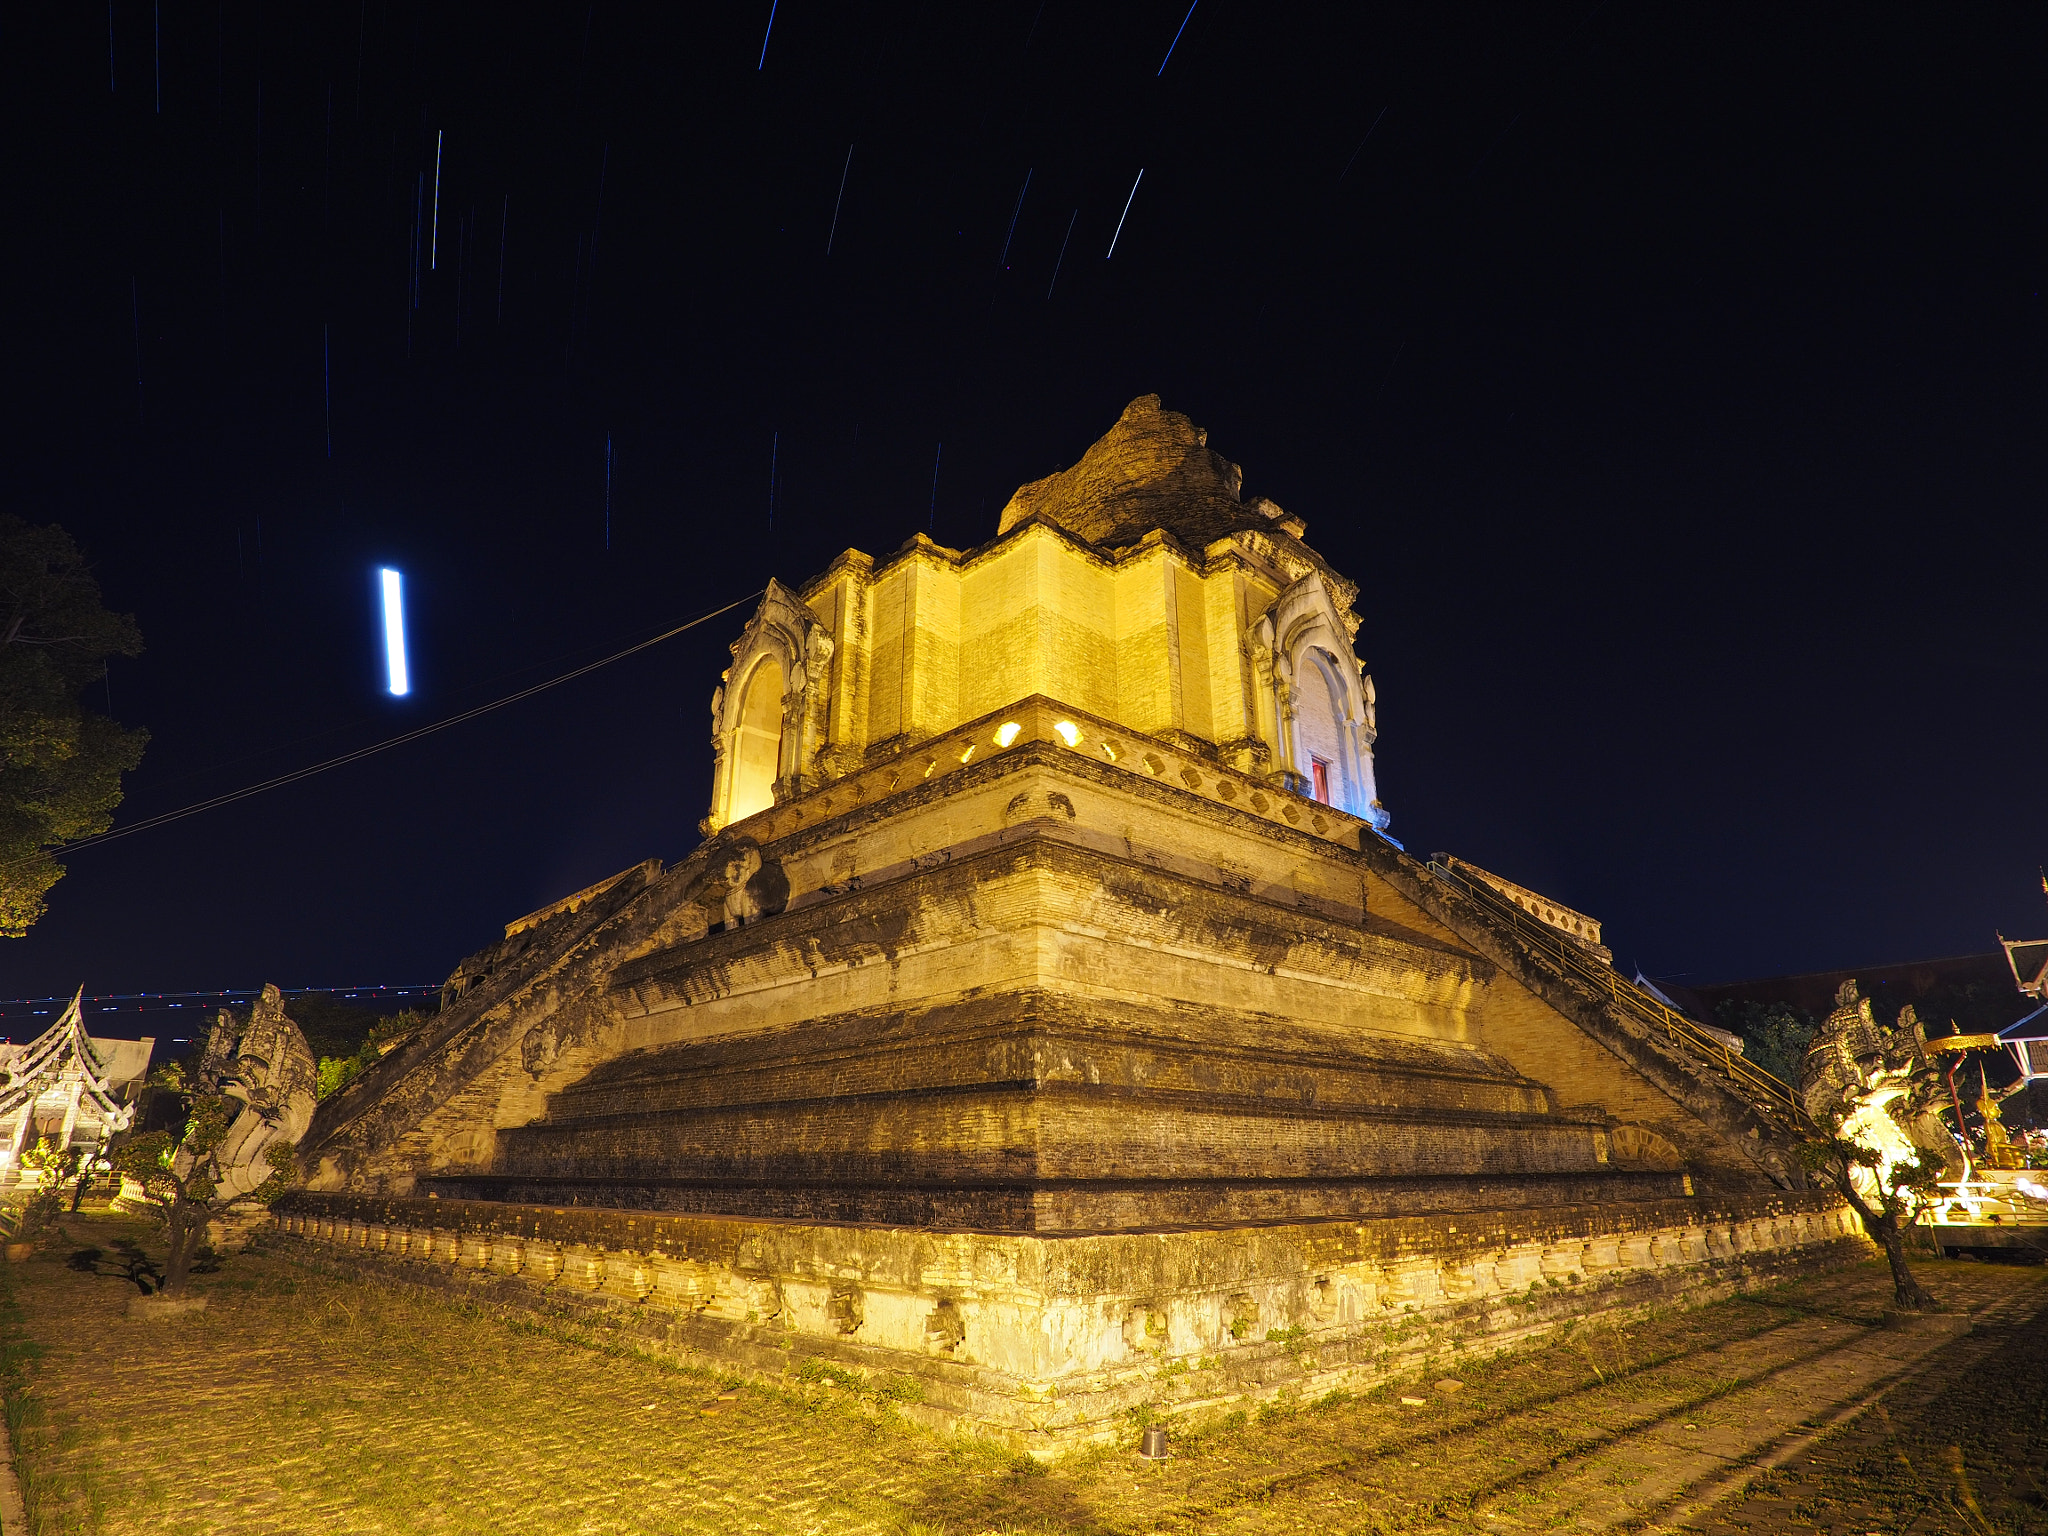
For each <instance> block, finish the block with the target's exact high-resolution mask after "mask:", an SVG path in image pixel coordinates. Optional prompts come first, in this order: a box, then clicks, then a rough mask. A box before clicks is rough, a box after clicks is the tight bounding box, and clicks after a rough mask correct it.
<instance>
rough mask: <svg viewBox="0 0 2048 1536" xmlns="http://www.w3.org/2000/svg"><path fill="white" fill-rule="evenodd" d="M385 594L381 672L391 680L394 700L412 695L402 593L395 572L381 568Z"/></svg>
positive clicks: (388, 568)
mask: <svg viewBox="0 0 2048 1536" xmlns="http://www.w3.org/2000/svg"><path fill="white" fill-rule="evenodd" d="M377 577H378V580H379V582H380V583H381V584H382V587H383V591H384V669H385V672H386V674H387V675H388V676H389V678H390V690H391V694H392V696H393V697H394V698H401V699H402V698H404V697H405V696H406V695H407V694H408V693H411V692H412V678H411V676H410V675H409V674H408V673H407V671H406V667H405V593H404V590H403V588H402V586H401V585H400V577H399V574H398V572H396V571H394V570H392V569H391V567H390V566H388V565H387V566H384V567H383V568H382V569H380V570H379V571H378V572H377Z"/></svg>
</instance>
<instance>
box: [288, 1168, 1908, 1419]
mask: <svg viewBox="0 0 2048 1536" xmlns="http://www.w3.org/2000/svg"><path fill="white" fill-rule="evenodd" d="M275 1220H276V1226H277V1229H278V1230H279V1231H280V1232H281V1233H283V1234H286V1235H288V1237H289V1238H292V1239H297V1240H303V1241H305V1242H307V1243H309V1244H313V1245H317V1246H318V1248H319V1249H320V1250H322V1251H324V1252H326V1253H327V1254H329V1255H331V1256H341V1255H347V1256H348V1257H350V1258H351V1259H352V1260H354V1261H355V1262H357V1263H358V1264H359V1265H361V1266H363V1267H365V1268H367V1269H369V1270H371V1271H372V1272H376V1273H381V1274H383V1275H386V1276H389V1277H392V1278H398V1279H404V1280H409V1281H412V1282H415V1283H424V1284H430V1285H436V1286H441V1287H446V1288H457V1289H464V1290H481V1291H485V1292H488V1293H490V1294H491V1296H492V1298H493V1299H495V1300H497V1301H499V1302H502V1303H506V1304H510V1305H515V1306H522V1307H532V1308H548V1307H556V1308H560V1307H568V1308H572V1309H574V1310H575V1311H576V1312H577V1313H578V1314H579V1315H580V1316H581V1317H582V1318H584V1319H585V1320H587V1321H592V1322H597V1323H602V1324H609V1325H611V1326H615V1327H617V1328H619V1329H620V1330H622V1331H623V1332H624V1333H625V1334H626V1335H627V1337H628V1338H629V1340H630V1341H631V1342H632V1343H633V1345H634V1346H635V1347H637V1348H640V1349H642V1350H645V1351H647V1352H649V1353H655V1354H661V1355H665V1356H669V1357H672V1358H677V1359H681V1360H684V1361H687V1362H688V1363H691V1364H695V1365H700V1366H704V1367H706V1368H709V1369H716V1370H721V1371H730V1372H734V1373H737V1374H741V1375H747V1376H754V1377H759V1378H763V1379H769V1380H772V1379H775V1378H778V1377H781V1376H784V1375H785V1374H787V1373H788V1372H790V1371H792V1370H793V1369H797V1368H799V1367H800V1366H802V1365H803V1364H804V1363H805V1362H817V1363H823V1364H827V1365H831V1366H834V1367H837V1368H839V1369H842V1370H850V1371H854V1372H858V1373H861V1374H863V1375H865V1376H867V1377H869V1378H871V1379H878V1384H879V1385H881V1386H882V1387H883V1388H884V1389H885V1392H886V1395H887V1396H889V1397H891V1398H892V1399H894V1400H895V1401H896V1402H897V1403H898V1404H899V1405H900V1406H901V1409H902V1411H903V1412H904V1413H905V1414H906V1415H907V1416H909V1417H911V1418H913V1419H916V1420H918V1421H920V1422H923V1423H925V1424H928V1425H930V1426H932V1427H934V1428H937V1429H941V1430H945V1431H949V1432H958V1433H966V1434H974V1435H981V1436H987V1437H990V1438H994V1439H997V1440H1001V1441H1003V1442H1005V1443H1007V1444H1009V1445H1010V1446H1012V1447H1013V1448H1016V1449H1020V1450H1025V1451H1029V1452H1031V1453H1032V1454H1034V1455H1040V1456H1044V1455H1049V1454H1052V1453H1054V1452H1056V1451H1059V1450H1062V1449H1066V1448H1069V1447H1074V1446H1079V1445H1085V1444H1090V1443H1098V1442H1104V1441H1110V1440H1114V1439H1115V1438H1117V1436H1118V1435H1119V1434H1120V1433H1122V1432H1125V1431H1127V1430H1128V1429H1129V1428H1130V1427H1131V1426H1132V1424H1133V1422H1134V1416H1135V1415H1136V1414H1137V1413H1138V1412H1139V1411H1141V1410H1145V1409H1150V1410H1151V1411H1152V1412H1153V1413H1155V1414H1161V1413H1164V1414H1184V1413H1191V1412H1199V1411H1201V1410H1204V1409H1213V1408H1221V1407H1225V1406H1227V1405H1230V1404H1232V1403H1237V1402H1243V1401H1247V1400H1251V1401H1256V1400H1260V1399H1266V1398H1273V1397H1279V1396H1293V1395H1299V1396H1309V1397H1312V1396H1318V1395H1321V1394H1323V1393H1325V1392H1329V1391H1332V1390H1336V1389H1343V1390H1349V1391H1360V1390H1364V1389H1366V1388H1369V1387H1371V1386H1373V1385H1375V1384H1377V1383H1380V1382H1382V1381H1385V1380H1387V1379H1389V1378H1391V1377H1395V1376H1399V1375H1402V1374H1404V1373H1407V1372H1410V1371H1415V1370H1419V1369H1421V1368H1422V1367H1424V1366H1425V1365H1426V1364H1429V1363H1432V1362H1435V1363H1439V1364H1441V1363H1443V1362H1445V1361H1447V1360H1449V1359H1450V1358H1452V1357H1454V1356H1455V1355H1456V1354H1457V1353H1458V1352H1460V1351H1473V1352H1490V1351H1493V1350H1498V1349H1502V1348H1508V1347H1512V1346H1514V1345H1516V1344H1519V1343H1522V1342H1525V1341H1528V1340H1532V1339H1537V1338H1540V1337H1541V1336H1543V1335H1544V1334H1545V1333H1547V1332H1548V1331H1549V1330H1550V1329H1552V1328H1553V1327H1555V1326H1556V1325H1557V1324H1558V1323H1559V1322H1561V1321H1563V1320H1566V1319H1568V1318H1578V1317H1587V1316H1592V1315H1598V1314H1612V1313H1618V1312H1624V1311H1628V1310H1632V1309H1637V1308H1641V1307H1645V1306H1651V1305H1668V1304H1672V1303H1678V1302H1688V1303H1689V1302H1698V1301H1704V1300H1710V1299H1714V1298H1717V1297H1719V1296H1724V1295H1727V1294H1729V1293H1730V1292H1731V1291H1733V1290H1735V1289H1738V1288H1740V1287H1743V1286H1749V1285H1754V1284H1757V1283H1759V1282H1762V1281H1767V1280H1771V1279H1775V1278H1779V1277H1781V1276H1784V1275H1787V1274H1791V1273H1795V1272H1803V1271H1808V1270H1812V1269H1815V1268H1823V1267H1828V1266H1832V1265H1836V1264H1840V1263H1845V1262H1848V1261H1850V1260H1853V1259H1858V1258H1862V1257H1864V1256H1866V1255H1867V1254H1868V1253H1870V1252H1871V1251H1872V1250H1871V1247H1870V1244H1869V1243H1868V1241H1867V1240H1866V1239H1864V1238H1863V1237H1862V1236H1861V1235H1860V1231H1859V1229H1858V1227H1857V1224H1856V1221H1855V1218H1854V1216H1853V1215H1852V1214H1851V1213H1850V1212H1848V1211H1847V1210H1846V1209H1845V1208H1844V1207H1842V1206H1840V1205H1839V1204H1838V1203H1835V1202H1833V1201H1832V1200H1830V1199H1829V1198H1827V1197H1824V1196H1822V1195H1819V1194H1816V1193H1772V1194H1757V1195H1737V1196H1725V1197H1714V1198H1695V1199H1672V1200H1649V1201H1640V1202H1608V1203H1604V1204H1599V1205H1574V1206H1550V1207H1544V1208H1540V1209H1521V1210H1497V1211H1474V1212H1463V1213H1459V1214H1456V1215H1449V1216H1433V1217H1390V1218H1379V1219H1374V1220H1367V1221H1324V1222H1303V1223H1293V1224H1284V1225H1270V1226H1255V1227H1232V1228H1224V1229H1206V1230H1205V1229H1187V1230H1176V1231H1156V1232H1135V1233H1129V1232H1127V1233H1113V1234H1090V1235H1079V1236H1064V1237H1046V1236H1033V1235H1028V1234H1020V1233H987V1232H937V1231H931V1230H917V1229H911V1228H904V1227H874V1226H853V1225H823V1224H808V1223H799V1222H788V1221H774V1220H763V1219H753V1218H750V1219H733V1218H719V1217H711V1216H674V1215H655V1214H650V1213H647V1212H644V1211H623V1210H604V1209H593V1208H590V1207H581V1208H577V1207H552V1206H531V1205H509V1204H504V1203H501V1202H496V1201H464V1200H446V1199H383V1198H371V1197H363V1196H351V1195H343V1194H314V1193H299V1194H295V1195H292V1196H288V1197H287V1198H286V1199H285V1200H283V1201H281V1202H279V1204H278V1206H277V1207H276V1208H275Z"/></svg>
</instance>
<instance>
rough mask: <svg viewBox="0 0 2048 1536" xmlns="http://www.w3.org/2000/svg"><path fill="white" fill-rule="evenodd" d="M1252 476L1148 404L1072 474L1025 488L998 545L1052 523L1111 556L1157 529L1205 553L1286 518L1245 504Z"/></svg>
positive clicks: (1120, 423) (1181, 421)
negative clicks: (1033, 521)
mask: <svg viewBox="0 0 2048 1536" xmlns="http://www.w3.org/2000/svg"><path fill="white" fill-rule="evenodd" d="M1243 485H1244V471H1243V470H1241V469H1239V468H1238V466H1237V465H1235V464H1233V463H1231V462H1230V461H1229V460H1228V459H1226V458H1224V457H1223V456H1222V455H1221V454H1219V453H1214V452H1212V451H1211V450H1210V448H1209V434H1208V432H1207V431H1206V430H1204V429H1203V428H1201V427H1198V426H1196V425H1195V424H1194V423H1193V422H1192V421H1190V420H1189V419H1188V418H1187V417H1185V416H1183V415H1182V414H1181V413H1180V412H1179V411H1168V410H1162V409H1161V408H1160V405H1159V397H1158V396H1157V395H1140V396H1139V397H1138V398H1137V399H1135V400H1133V401H1132V402H1131V403H1130V404H1129V405H1127V406H1125V407H1124V413H1123V415H1122V416H1120V417H1118V418H1117V423H1116V425H1115V426H1113V427H1111V428H1110V429H1109V431H1108V432H1107V433H1105V434H1104V435H1103V436H1102V437H1101V438H1100V439H1098V440H1097V442H1096V443H1095V445H1094V446H1093V447H1091V448H1090V449H1089V450H1088V451H1087V452H1086V453H1084V454H1082V455H1081V462H1080V463H1078V464H1076V465H1074V466H1073V467H1072V468H1069V469H1063V470H1060V471H1059V472H1058V473H1056V474H1051V475H1047V476H1046V477H1045V478H1044V479H1043V480H1034V481H1032V482H1031V483H1030V484H1029V485H1024V486H1019V487H1018V488H1017V493H1016V495H1014V496H1012V497H1011V498H1010V503H1009V505H1008V506H1006V507H1004V508H1003V516H1002V521H1001V523H1000V524H999V525H998V526H997V529H996V532H997V534H998V536H1000V535H1002V534H1005V533H1008V532H1009V531H1010V530H1011V529H1012V528H1014V527H1016V526H1017V524H1019V523H1021V522H1023V521H1024V520H1025V519H1027V518H1031V517H1042V518H1044V519H1045V520H1046V521H1048V522H1052V523H1057V524H1058V525H1059V526H1060V527H1062V528H1064V529H1066V530H1067V532H1069V533H1072V534H1075V535H1077V536H1079V537H1081V538H1083V539H1086V540H1087V541H1088V542H1089V543H1091V544H1094V545H1096V546H1098V547H1099V548H1104V549H1114V548H1117V547H1119V546H1121V545H1125V544H1135V543H1136V542H1137V541H1138V540H1139V539H1142V538H1143V537H1144V536H1145V535H1146V534H1148V533H1150V532H1151V531H1152V530H1153V529H1155V528H1163V529H1165V530H1166V531H1167V532H1168V533H1171V534H1173V535H1174V536H1175V537H1176V538H1178V539H1180V540H1181V541H1182V542H1183V543H1185V544H1187V545H1188V546H1189V547H1191V548H1194V549H1201V548H1203V547H1205V546H1206V545H1208V544H1210V543H1213V542H1214V541H1215V540H1217V539H1220V538H1222V537H1223V536H1224V535H1225V534H1229V533H1234V532H1236V531H1237V530H1238V529H1241V528H1270V527H1271V526H1272V525H1273V523H1274V522H1275V521H1277V520H1278V518H1279V517H1280V515H1281V514H1280V509H1279V508H1278V507H1275V506H1272V504H1271V503H1269V502H1266V501H1263V500H1258V499H1255V500H1253V501H1250V502H1246V501H1244V500H1242V499H1240V493H1241V491H1242V489H1243Z"/></svg>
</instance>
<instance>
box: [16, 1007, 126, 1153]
mask: <svg viewBox="0 0 2048 1536" xmlns="http://www.w3.org/2000/svg"><path fill="white" fill-rule="evenodd" d="M81 1002H82V993H81V995H80V996H77V997H73V998H72V999H71V1001H70V1002H69V1003H68V1004H66V1005H65V1008H64V1011H63V1013H62V1014H61V1015H60V1016H59V1018H58V1019H57V1022H56V1023H54V1024H52V1025H51V1026H50V1027H49V1028H48V1029H46V1030H44V1031H43V1033H42V1034H40V1035H38V1036H37V1037H36V1038H35V1039H33V1040H31V1041H29V1042H28V1043H27V1044H26V1045H8V1046H0V1188H4V1187H5V1186H6V1185H8V1184H11V1183H13V1182H15V1181H16V1180H18V1179H19V1178H21V1176H22V1170H23V1165H22V1155H23V1154H24V1153H25V1152H28V1151H30V1150H32V1149H34V1148H35V1147H36V1146H37V1145H38V1144H40V1143H43V1142H47V1143H49V1145H50V1146H51V1147H52V1148H54V1149H55V1150H56V1151H57V1152H60V1153H62V1152H67V1151H69V1150H70V1149H71V1148H73V1147H78V1148H81V1149H83V1150H84V1151H85V1152H86V1154H87V1155H88V1156H93V1155H97V1154H98V1153H99V1151H100V1150H101V1149H102V1148H103V1147H104V1146H105V1145H106V1144H107V1141H108V1139H109V1138H110V1137H112V1136H113V1135H114V1134H115V1133H116V1132H118V1131H125V1130H126V1129H128V1127H129V1125H130V1123H131V1122H132V1121H133V1119H134V1116H135V1104H134V1099H135V1095H136V1093H137V1092H138V1091H139V1090H140V1089H141V1087H142V1080H143V1075H144V1074H145V1073H146V1072H147V1071H148V1069H149V1053H150V1051H151V1050H152V1049H154V1048H155V1045H156V1041H155V1040H153V1039H142V1040H99V1039H95V1038H94V1037H93V1036H91V1035H89V1034H87V1033H86V1029H85V1018H84V1015H83V1013H82V1011H81V1007H80V1004H81Z"/></svg>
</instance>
